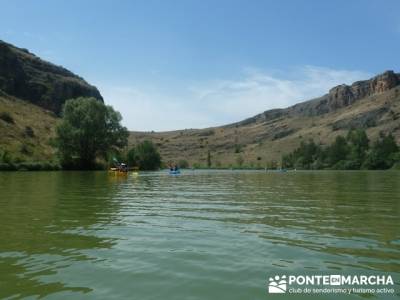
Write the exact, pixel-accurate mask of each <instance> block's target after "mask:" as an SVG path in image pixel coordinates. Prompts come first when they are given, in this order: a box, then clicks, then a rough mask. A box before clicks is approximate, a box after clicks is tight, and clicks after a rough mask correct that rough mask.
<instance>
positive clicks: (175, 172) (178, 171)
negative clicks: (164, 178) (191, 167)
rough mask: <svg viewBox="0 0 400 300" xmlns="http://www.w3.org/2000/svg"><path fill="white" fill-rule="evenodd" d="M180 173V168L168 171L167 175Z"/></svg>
mask: <svg viewBox="0 0 400 300" xmlns="http://www.w3.org/2000/svg"><path fill="white" fill-rule="evenodd" d="M179 174H181V171H180V170H176V171H169V175H179Z"/></svg>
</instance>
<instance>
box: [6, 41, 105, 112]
mask: <svg viewBox="0 0 400 300" xmlns="http://www.w3.org/2000/svg"><path fill="white" fill-rule="evenodd" d="M0 90H2V91H3V92H5V93H7V94H9V95H12V96H15V97H17V98H20V99H23V100H26V101H28V102H31V103H33V104H36V105H38V106H41V107H43V108H45V109H47V110H51V111H53V112H55V113H56V114H59V113H60V112H61V109H62V105H63V104H64V102H65V101H66V100H67V99H71V98H77V97H80V96H83V97H94V98H97V99H99V100H100V101H103V98H102V96H101V95H100V92H99V91H98V90H97V88H96V87H94V86H92V85H90V84H88V83H87V82H86V81H85V80H84V79H83V78H81V77H79V76H77V75H75V74H74V73H72V72H70V71H68V70H67V69H65V68H63V67H60V66H56V65H54V64H51V63H49V62H46V61H44V60H42V59H40V58H39V57H37V56H35V55H34V54H32V53H30V52H29V51H28V50H26V49H21V48H17V47H15V46H13V45H10V44H8V43H5V42H3V41H1V40H0Z"/></svg>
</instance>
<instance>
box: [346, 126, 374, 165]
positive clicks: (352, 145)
mask: <svg viewBox="0 0 400 300" xmlns="http://www.w3.org/2000/svg"><path fill="white" fill-rule="evenodd" d="M347 141H348V143H349V150H348V151H349V153H348V156H347V159H348V160H349V162H348V164H349V165H350V166H351V168H352V169H359V168H360V167H361V165H362V164H363V162H364V160H365V157H366V155H367V151H368V149H369V139H368V136H367V134H366V132H365V130H363V129H355V130H350V131H349V133H348V134H347Z"/></svg>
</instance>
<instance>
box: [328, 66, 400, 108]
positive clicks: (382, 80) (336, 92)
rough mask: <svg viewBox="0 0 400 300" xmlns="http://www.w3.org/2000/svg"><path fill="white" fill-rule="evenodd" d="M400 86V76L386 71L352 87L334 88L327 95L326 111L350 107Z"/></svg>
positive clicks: (341, 86)
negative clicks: (359, 101) (363, 99)
mask: <svg viewBox="0 0 400 300" xmlns="http://www.w3.org/2000/svg"><path fill="white" fill-rule="evenodd" d="M399 84H400V75H399V74H396V73H394V72H393V71H386V72H384V73H383V74H380V75H378V76H375V77H373V78H371V79H369V80H364V81H357V82H355V83H353V84H352V85H351V86H348V85H345V84H343V85H339V86H336V87H334V88H332V89H331V90H330V91H329V93H328V94H327V95H326V97H327V98H328V101H327V102H326V110H327V111H332V110H336V109H338V108H342V107H345V106H349V105H351V104H353V103H354V102H356V101H357V100H360V99H362V98H365V97H368V96H371V95H373V94H377V93H383V92H385V91H387V90H390V89H392V88H394V87H395V86H397V85H399Z"/></svg>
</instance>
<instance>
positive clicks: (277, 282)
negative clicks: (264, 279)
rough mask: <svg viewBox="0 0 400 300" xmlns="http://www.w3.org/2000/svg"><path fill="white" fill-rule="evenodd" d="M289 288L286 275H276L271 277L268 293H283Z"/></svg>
mask: <svg viewBox="0 0 400 300" xmlns="http://www.w3.org/2000/svg"><path fill="white" fill-rule="evenodd" d="M286 290H287V281H286V275H283V276H278V275H276V276H274V277H270V278H269V284H268V293H270V294H283V293H286Z"/></svg>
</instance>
